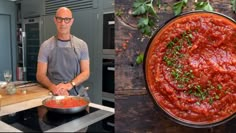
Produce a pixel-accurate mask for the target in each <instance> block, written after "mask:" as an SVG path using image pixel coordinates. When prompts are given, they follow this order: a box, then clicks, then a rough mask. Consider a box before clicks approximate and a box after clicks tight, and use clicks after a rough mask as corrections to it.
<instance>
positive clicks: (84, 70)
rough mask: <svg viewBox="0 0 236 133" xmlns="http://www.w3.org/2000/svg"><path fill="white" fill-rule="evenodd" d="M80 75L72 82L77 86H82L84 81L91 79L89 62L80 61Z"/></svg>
mask: <svg viewBox="0 0 236 133" xmlns="http://www.w3.org/2000/svg"><path fill="white" fill-rule="evenodd" d="M80 71H81V72H80V74H79V75H77V77H75V78H74V79H73V80H72V81H73V82H75V84H76V85H80V84H81V83H83V82H84V81H86V80H87V79H88V78H89V75H90V67H89V60H81V61H80Z"/></svg>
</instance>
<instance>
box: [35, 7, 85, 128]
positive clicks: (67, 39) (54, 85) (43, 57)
mask: <svg viewBox="0 0 236 133" xmlns="http://www.w3.org/2000/svg"><path fill="white" fill-rule="evenodd" d="M73 22H74V18H73V17H72V12H71V10H70V9H68V8H66V7H61V8H59V9H58V10H57V12H56V16H55V17H54V23H55V24H56V28H57V34H56V35H55V36H52V37H51V38H49V39H48V40H46V41H45V42H44V43H43V44H42V45H41V46H40V50H39V54H38V64H37V74H36V77H37V80H38V82H39V83H41V84H42V85H43V86H45V87H47V88H48V89H49V90H50V91H51V92H52V93H53V94H54V95H74V96H76V95H78V93H79V92H80V90H81V89H82V88H83V86H82V85H81V84H82V83H83V82H84V81H85V80H87V79H88V78H89V74H90V68H89V53H88V47H87V44H86V43H85V42H84V41H83V40H81V39H79V38H77V37H75V36H73V35H71V33H70V29H71V26H72V24H73ZM85 97H86V98H88V95H87V93H85ZM88 99H89V98H88ZM86 110H87V111H89V109H88V108H87V109H86ZM46 112H47V110H46V109H45V108H44V107H43V106H40V107H38V115H39V124H40V127H41V129H42V130H43V131H44V130H47V129H48V128H49V127H48V125H46V124H45V123H44V122H43V121H42V118H43V116H44V115H45V114H46ZM86 130H87V128H85V129H82V130H80V131H86Z"/></svg>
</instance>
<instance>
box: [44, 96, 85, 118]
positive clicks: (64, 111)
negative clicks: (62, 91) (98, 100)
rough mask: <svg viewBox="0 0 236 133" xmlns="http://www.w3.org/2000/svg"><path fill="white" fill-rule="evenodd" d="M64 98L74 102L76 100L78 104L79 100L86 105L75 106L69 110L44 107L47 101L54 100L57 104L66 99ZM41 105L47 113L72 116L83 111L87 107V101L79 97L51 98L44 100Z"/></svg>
mask: <svg viewBox="0 0 236 133" xmlns="http://www.w3.org/2000/svg"><path fill="white" fill-rule="evenodd" d="M66 98H73V99H75V100H78V102H79V101H80V100H83V101H85V102H86V103H87V104H86V105H83V106H76V107H70V108H54V107H50V106H47V105H46V103H47V102H48V101H51V100H56V101H57V102H58V103H59V102H60V101H61V100H63V99H66ZM42 103H43V106H44V107H46V108H47V109H48V110H49V111H53V112H57V113H62V114H74V113H78V112H81V111H83V110H85V109H86V107H88V104H89V101H88V100H87V99H86V98H84V97H80V96H52V97H50V98H46V99H45V100H43V101H42Z"/></svg>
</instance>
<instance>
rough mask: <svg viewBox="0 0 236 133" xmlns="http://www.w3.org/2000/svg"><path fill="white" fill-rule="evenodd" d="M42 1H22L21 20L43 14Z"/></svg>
mask: <svg viewBox="0 0 236 133" xmlns="http://www.w3.org/2000/svg"><path fill="white" fill-rule="evenodd" d="M43 2H44V0H22V2H21V11H22V17H23V18H30V17H37V16H40V15H43V14H44V12H43V11H44V6H43V5H44V4H43Z"/></svg>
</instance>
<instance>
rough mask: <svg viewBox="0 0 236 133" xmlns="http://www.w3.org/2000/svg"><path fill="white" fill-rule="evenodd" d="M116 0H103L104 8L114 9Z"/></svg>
mask: <svg viewBox="0 0 236 133" xmlns="http://www.w3.org/2000/svg"><path fill="white" fill-rule="evenodd" d="M114 6H115V0H103V9H112V10H114V8H115V7H114Z"/></svg>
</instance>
